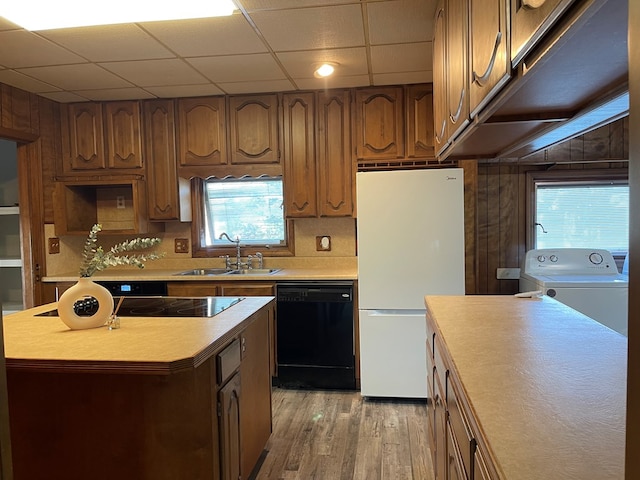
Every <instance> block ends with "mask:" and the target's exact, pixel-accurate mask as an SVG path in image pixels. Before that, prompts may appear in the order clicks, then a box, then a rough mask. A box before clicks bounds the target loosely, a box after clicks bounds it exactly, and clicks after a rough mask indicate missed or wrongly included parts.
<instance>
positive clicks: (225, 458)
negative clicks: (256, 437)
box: [218, 373, 241, 480]
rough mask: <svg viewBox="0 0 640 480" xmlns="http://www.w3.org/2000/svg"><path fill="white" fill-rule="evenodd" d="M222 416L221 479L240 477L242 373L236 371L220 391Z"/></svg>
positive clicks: (220, 412)
mask: <svg viewBox="0 0 640 480" xmlns="http://www.w3.org/2000/svg"><path fill="white" fill-rule="evenodd" d="M218 401H219V404H218V415H219V416H220V465H221V469H222V470H221V472H222V475H221V480H238V479H239V478H241V477H240V374H239V373H236V374H235V375H234V376H233V377H231V380H229V381H228V382H227V384H226V385H225V386H224V387H222V388H221V389H220V391H219V392H218Z"/></svg>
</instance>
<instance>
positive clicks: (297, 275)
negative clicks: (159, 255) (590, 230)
mask: <svg viewBox="0 0 640 480" xmlns="http://www.w3.org/2000/svg"><path fill="white" fill-rule="evenodd" d="M195 268H196V269H197V268H206V267H195ZM274 268H275V269H276V271H275V272H274V273H270V274H247V275H180V273H181V272H184V271H188V270H192V269H191V268H182V269H153V268H143V269H139V268H136V269H132V268H130V269H116V268H108V269H107V270H104V271H102V272H97V273H96V274H95V275H94V276H93V277H92V279H93V280H97V281H101V280H102V281H122V280H124V281H160V282H168V281H170V282H174V281H175V282H180V281H204V282H214V281H215V282H218V281H225V282H227V281H230V282H238V281H245V282H246V281H273V282H281V281H289V280H356V279H357V278H358V271H357V268H356V267H343V268H341V267H330V268H290V267H285V268H278V267H274ZM42 281H43V282H77V281H78V274H77V272H69V273H64V274H60V275H48V276H46V277H44V278H43V279H42Z"/></svg>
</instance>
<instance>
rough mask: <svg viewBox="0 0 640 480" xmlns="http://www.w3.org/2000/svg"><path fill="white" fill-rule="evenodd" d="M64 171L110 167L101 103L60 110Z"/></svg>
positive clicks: (79, 104)
mask: <svg viewBox="0 0 640 480" xmlns="http://www.w3.org/2000/svg"><path fill="white" fill-rule="evenodd" d="M60 110H61V117H62V134H63V157H64V158H63V172H64V173H70V172H74V171H78V170H80V171H82V170H104V169H106V168H107V162H106V157H105V148H104V128H103V123H102V104H101V103H93V102H86V103H70V104H68V105H67V106H66V108H65V107H64V106H63V107H62V108H61V109H60Z"/></svg>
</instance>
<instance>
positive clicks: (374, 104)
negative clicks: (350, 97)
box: [356, 87, 404, 160]
mask: <svg viewBox="0 0 640 480" xmlns="http://www.w3.org/2000/svg"><path fill="white" fill-rule="evenodd" d="M403 122H404V105H403V102H402V88H400V87H386V88H382V87H381V88H367V89H362V90H357V91H356V155H357V157H358V159H368V160H377V159H387V158H400V157H403V156H404V129H403Z"/></svg>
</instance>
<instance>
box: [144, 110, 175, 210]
mask: <svg viewBox="0 0 640 480" xmlns="http://www.w3.org/2000/svg"><path fill="white" fill-rule="evenodd" d="M144 126H145V132H146V135H145V153H146V158H147V199H148V211H149V219H150V220H179V219H180V208H179V201H180V198H179V194H178V175H177V171H176V138H175V107H174V102H173V100H149V101H145V102H144Z"/></svg>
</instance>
